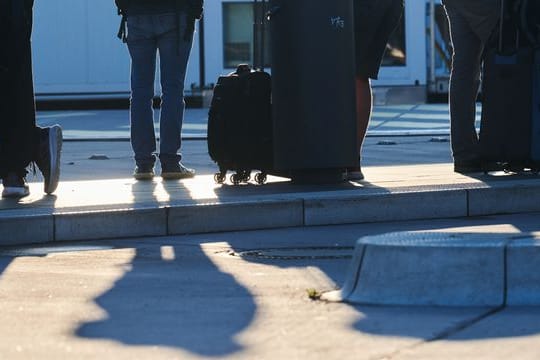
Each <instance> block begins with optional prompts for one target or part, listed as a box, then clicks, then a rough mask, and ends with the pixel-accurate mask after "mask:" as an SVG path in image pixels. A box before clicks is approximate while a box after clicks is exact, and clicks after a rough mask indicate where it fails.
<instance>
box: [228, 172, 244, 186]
mask: <svg viewBox="0 0 540 360" xmlns="http://www.w3.org/2000/svg"><path fill="white" fill-rule="evenodd" d="M229 179H230V180H231V182H232V183H233V184H234V185H238V184H240V183H241V182H242V176H241V175H240V174H232V175H231V177H230V178H229Z"/></svg>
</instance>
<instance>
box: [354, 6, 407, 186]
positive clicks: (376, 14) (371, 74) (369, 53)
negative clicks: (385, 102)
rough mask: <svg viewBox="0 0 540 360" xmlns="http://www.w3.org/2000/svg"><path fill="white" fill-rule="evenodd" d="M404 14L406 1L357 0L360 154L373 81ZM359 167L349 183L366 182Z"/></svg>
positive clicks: (367, 121)
mask: <svg viewBox="0 0 540 360" xmlns="http://www.w3.org/2000/svg"><path fill="white" fill-rule="evenodd" d="M402 13H403V0H378V1H373V0H355V1H354V15H355V17H354V20H355V42H356V44H355V51H356V113H357V115H356V119H357V131H358V154H359V158H360V154H361V152H362V144H363V142H364V138H365V136H366V132H367V128H368V125H369V120H370V118H371V109H372V104H373V95H372V91H371V79H377V78H378V75H379V69H380V67H381V63H382V59H383V56H384V53H385V50H386V44H387V42H388V39H389V38H390V35H391V34H392V32H393V31H394V30H395V29H396V27H397V26H398V24H399V21H400V19H401V16H402ZM363 178H364V175H363V174H362V171H361V168H360V160H359V164H358V167H355V168H350V169H348V179H349V180H362V179H363Z"/></svg>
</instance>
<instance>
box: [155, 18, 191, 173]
mask: <svg viewBox="0 0 540 360" xmlns="http://www.w3.org/2000/svg"><path fill="white" fill-rule="evenodd" d="M178 25H179V26H180V29H179V28H178ZM160 26H161V27H162V28H161V29H160V30H161V31H160V32H161V34H160V35H159V36H158V49H159V58H160V72H161V90H162V98H161V113H160V144H159V159H160V162H161V169H162V172H161V176H162V177H163V178H166V179H180V178H186V177H192V176H194V175H195V172H194V171H193V170H192V169H188V168H186V167H185V166H183V165H182V164H181V163H180V160H181V154H180V147H181V131H182V123H183V119H184V109H185V102H184V81H185V77H186V69H187V64H188V59H189V55H190V53H191V46H192V36H189V39H187V38H186V37H185V36H184V35H185V31H186V26H187V23H186V16H185V15H180V18H179V17H178V15H177V14H166V15H160Z"/></svg>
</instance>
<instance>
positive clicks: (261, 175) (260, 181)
mask: <svg viewBox="0 0 540 360" xmlns="http://www.w3.org/2000/svg"><path fill="white" fill-rule="evenodd" d="M255 181H256V182H257V184H259V185H263V184H264V183H265V182H266V174H265V173H262V172H260V173H257V174H255Z"/></svg>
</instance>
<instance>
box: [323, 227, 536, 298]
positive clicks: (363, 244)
mask: <svg viewBox="0 0 540 360" xmlns="http://www.w3.org/2000/svg"><path fill="white" fill-rule="evenodd" d="M322 299H323V300H327V301H345V302H350V303H358V304H370V305H422V306H503V305H530V306H538V305H540V240H539V239H538V238H537V237H535V236H534V235H533V234H523V233H521V234H500V233H458V232H456V233H449V232H420V231H419V232H397V233H389V234H383V235H376V236H366V237H363V238H360V239H359V240H358V241H357V243H356V246H355V250H354V254H353V259H352V261H351V264H350V267H349V271H348V273H347V276H346V280H345V283H344V285H343V287H342V288H341V289H340V290H337V291H331V292H328V293H325V294H323V295H322Z"/></svg>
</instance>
